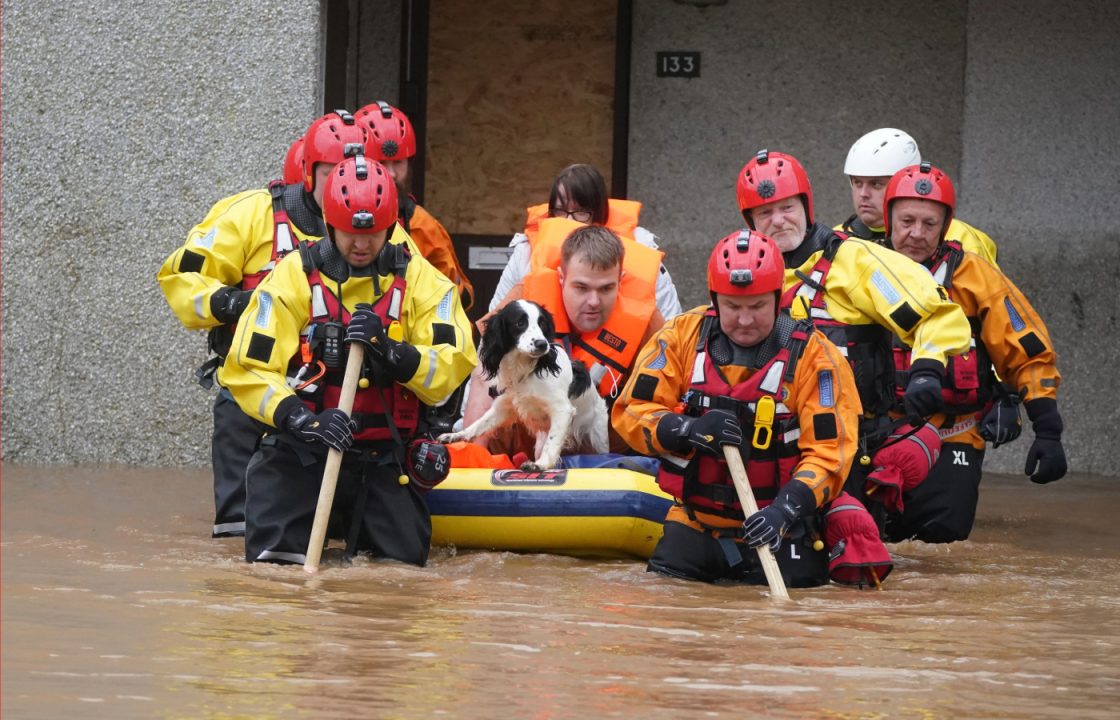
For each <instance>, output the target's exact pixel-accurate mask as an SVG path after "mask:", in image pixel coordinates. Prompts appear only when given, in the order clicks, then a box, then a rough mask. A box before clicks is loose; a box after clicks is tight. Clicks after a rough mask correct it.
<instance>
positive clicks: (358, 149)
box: [303, 110, 366, 192]
mask: <svg viewBox="0 0 1120 720" xmlns="http://www.w3.org/2000/svg"><path fill="white" fill-rule="evenodd" d="M365 145H366V136H365V133H364V132H362V129H361V127H359V126H358V124H357V123H356V122H354V116H353V115H351V114H350V113H349V112H348V111H346V110H335V111H334V112H329V113H327V114H326V115H324V116H323V117H321V118H319V119H318V120H316V121H315V122H313V123H311V127H309V128H307V132H306V133H304V134H303V188H304V189H305V190H307V191H308V192H310V191H312V190H314V189H315V165H316V163H330V164H331V165H337V164H338V163H340V162H342V161H343V160H345V159H346V158H348V157H352V156H354V155H360V154H361V153H362V152H364V151H365Z"/></svg>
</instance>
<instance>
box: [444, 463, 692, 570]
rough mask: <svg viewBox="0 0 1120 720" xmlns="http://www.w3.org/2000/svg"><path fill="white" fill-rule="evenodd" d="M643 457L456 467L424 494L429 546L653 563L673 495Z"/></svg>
mask: <svg viewBox="0 0 1120 720" xmlns="http://www.w3.org/2000/svg"><path fill="white" fill-rule="evenodd" d="M565 460H568V458H565ZM645 460H647V459H646V458H626V459H625V461H623V462H616V463H614V466H613V467H593V468H586V467H579V468H566V469H559V470H549V471H545V472H539V473H527V472H522V471H520V470H491V469H486V468H477V469H475V468H455V469H453V470H452V471H451V473H450V475H449V476H448V478H447V479H446V480H444V481H443V482H442V483H441V484H440V485H439V486H437V487H436V488H435V489H434V490H432V492H430V493H429V494H428V496H427V500H428V507H429V508H430V509H431V512H432V544H433V545H454V546H455V547H456V548H460V549H476V550H509V551H515V552H540V553H555V554H559V555H576V556H581V557H584V556H586V557H637V558H648V557H649V556H650V554H651V553H652V552H653V548H654V546H655V545H656V544H657V541H658V540H660V539H661V530H662V522H663V521H664V519H665V513H666V512H667V511H668V510H669V506H670V505H671V504H672V498H671V497H670V496H669V495H667V494H665V493H664V492H663V491H662V490H661V488H659V487H658V486H657V481H656V480H655V479H654V477H653V475H651V474H650V472H649V469H650V466H649V464H648V463H645V462H642V461H645Z"/></svg>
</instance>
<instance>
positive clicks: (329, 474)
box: [303, 342, 365, 573]
mask: <svg viewBox="0 0 1120 720" xmlns="http://www.w3.org/2000/svg"><path fill="white" fill-rule="evenodd" d="M364 353H365V348H363V347H362V344H361V343H359V342H353V343H350V354H349V355H348V356H347V358H346V374H345V375H344V376H343V378H342V392H341V394H340V395H339V398H338V409H339V410H341V411H342V412H344V413H346V414H347V415H349V414H350V413H351V412H352V411H353V410H354V395H355V394H357V392H358V378H359V377H361V375H362V359H363V357H364ZM341 467H342V453H340V452H339V451H338V450H335V449H334V448H331V450H330V451H329V452H328V453H327V464H326V467H324V468H323V484H322V485H321V486H320V487H319V503H318V504H317V505H316V506H315V521H314V522H312V523H311V540H309V541H308V543H307V556H306V559H305V560H304V561H303V569H304V570H306V571H307V572H309V573H314V572H318V570H319V560H320V559H321V558H322V556H323V545H324V544H326V540H327V525H328V523H329V522H330V519H331V507H332V506H333V505H334V490H335V488H336V487H337V486H338V471H339V469H340V468H341Z"/></svg>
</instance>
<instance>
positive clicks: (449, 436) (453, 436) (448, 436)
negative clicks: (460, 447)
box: [436, 433, 463, 443]
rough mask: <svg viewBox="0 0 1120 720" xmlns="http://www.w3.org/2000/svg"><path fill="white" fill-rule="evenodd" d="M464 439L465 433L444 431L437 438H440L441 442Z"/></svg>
mask: <svg viewBox="0 0 1120 720" xmlns="http://www.w3.org/2000/svg"><path fill="white" fill-rule="evenodd" d="M462 439H463V433H443V434H442V435H440V436H439V437H437V438H436V440H439V441H440V442H441V443H453V442H459V441H460V440H462Z"/></svg>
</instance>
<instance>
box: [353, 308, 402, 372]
mask: <svg viewBox="0 0 1120 720" xmlns="http://www.w3.org/2000/svg"><path fill="white" fill-rule="evenodd" d="M346 342H348V343H349V342H360V343H361V344H363V345H365V346H366V351H367V352H368V353H369V355H370V357H372V358H373V359H374V360H376V361H377V362H378V363H379V364H380V365H381V367H383V368H385V370H387V371H388V373H389V375H391V376H392V378H393V379H394V380H396V381H397V382H399V383H406V382H408V381H409V380H411V379H412V376H413V375H415V374H416V368H418V367H420V351H419V350H417V349H416V348H415V347H413V346H412V345H409V344H408V343H406V342H400V341H397V340H391V339H390V338H389V336H387V335H386V334H385V328H384V326H383V325H382V324H381V317H380V316H378V314H377V313H375V312H374V311H373V309H372V308H371V307H370V306H369V305H367V304H365V303H363V304H361V305H358V306H357V307H356V308H354V312H353V313H352V314H351V315H350V324H349V325H347V326H346Z"/></svg>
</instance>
